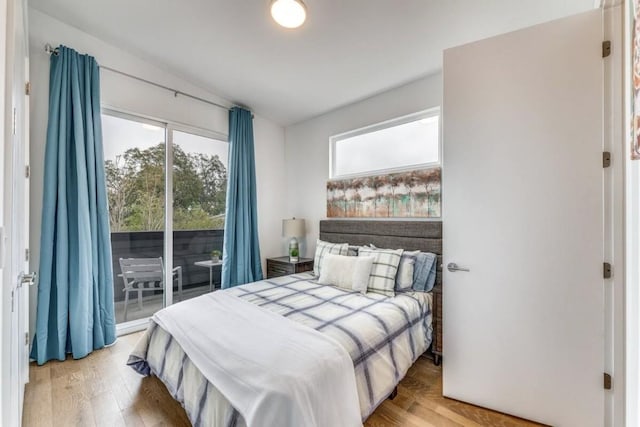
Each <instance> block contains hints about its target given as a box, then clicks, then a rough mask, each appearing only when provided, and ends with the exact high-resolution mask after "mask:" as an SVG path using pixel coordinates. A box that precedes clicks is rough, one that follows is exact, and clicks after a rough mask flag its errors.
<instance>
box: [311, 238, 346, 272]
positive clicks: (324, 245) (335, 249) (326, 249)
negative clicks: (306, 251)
mask: <svg viewBox="0 0 640 427" xmlns="http://www.w3.org/2000/svg"><path fill="white" fill-rule="evenodd" d="M348 251H349V244H348V243H329V242H324V241H322V240H320V239H318V240H317V241H316V254H315V256H314V257H313V274H314V275H315V276H320V271H321V270H322V260H323V258H324V257H325V255H327V254H334V255H347V252H348Z"/></svg>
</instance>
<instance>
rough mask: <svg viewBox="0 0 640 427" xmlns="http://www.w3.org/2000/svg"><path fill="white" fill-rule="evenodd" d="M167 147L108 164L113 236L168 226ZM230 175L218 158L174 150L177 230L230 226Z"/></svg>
mask: <svg viewBox="0 0 640 427" xmlns="http://www.w3.org/2000/svg"><path fill="white" fill-rule="evenodd" d="M164 165H165V145H164V143H159V144H157V145H155V146H153V147H150V148H147V149H145V150H140V149H138V148H131V149H128V150H127V151H125V152H124V153H123V154H122V155H119V156H117V157H116V160H115V161H111V160H108V161H107V162H106V164H105V170H106V176H107V192H108V197H109V219H110V223H111V229H112V231H151V230H161V229H162V228H163V226H164V202H165V172H164V171H165V166H164ZM226 185H227V170H226V168H225V166H224V164H223V163H222V162H221V161H220V158H219V157H218V156H217V155H214V156H209V155H205V154H201V153H185V152H184V150H182V148H181V147H180V146H178V145H174V147H173V188H174V191H173V202H174V221H173V224H174V229H175V230H189V229H211V228H222V227H223V226H224V210H225V201H226Z"/></svg>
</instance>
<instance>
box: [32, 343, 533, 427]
mask: <svg viewBox="0 0 640 427" xmlns="http://www.w3.org/2000/svg"><path fill="white" fill-rule="evenodd" d="M140 335H141V333H136V334H131V335H127V336H123V337H120V338H119V339H118V342H117V343H116V344H115V345H114V346H112V347H110V348H107V349H103V350H99V351H96V352H94V353H92V354H91V355H89V356H88V357H86V358H84V359H81V360H67V361H65V362H49V363H47V364H45V365H44V366H37V365H35V364H32V365H31V369H30V382H29V384H27V388H26V394H25V403H24V422H23V425H24V426H36V427H57V426H61V427H62V426H64V427H68V426H81V427H85V426H87V427H90V426H105V427H106V426H108V427H113V426H141V427H152V426H190V425H191V424H190V423H189V420H188V418H187V415H186V414H185V412H184V410H183V409H182V407H181V406H180V404H179V403H178V402H176V401H175V400H173V398H172V397H171V396H170V395H169V392H167V390H166V388H165V387H164V385H163V384H162V383H161V382H160V381H159V380H158V379H157V378H155V377H147V378H144V377H141V376H140V375H138V374H137V373H135V372H134V371H133V369H131V368H129V367H128V366H126V365H125V362H126V360H127V358H128V356H129V352H130V351H131V349H132V348H133V346H134V345H135V343H136V342H137V340H138V338H139V337H140ZM533 425H536V424H533V423H530V422H527V421H524V420H521V419H517V418H513V417H510V416H507V415H503V414H499V413H496V412H492V411H489V410H486V409H482V408H478V407H475V406H472V405H468V404H465V403H462V402H458V401H455V400H451V399H446V398H443V397H442V379H441V369H440V368H439V367H437V366H434V365H433V363H432V362H431V361H430V360H428V359H426V358H421V359H420V360H418V361H417V362H416V363H415V365H414V366H413V367H412V368H411V369H410V370H409V372H408V374H407V376H406V377H405V378H404V380H403V381H402V382H401V383H400V385H399V386H398V395H397V397H396V398H395V399H394V400H387V401H385V402H384V403H383V404H382V405H380V407H379V408H378V409H377V410H376V411H375V413H374V414H373V415H371V417H369V419H368V420H367V422H366V423H365V426H367V427H377V426H413V427H423V426H436V427H440V426H505V427H506V426H533Z"/></svg>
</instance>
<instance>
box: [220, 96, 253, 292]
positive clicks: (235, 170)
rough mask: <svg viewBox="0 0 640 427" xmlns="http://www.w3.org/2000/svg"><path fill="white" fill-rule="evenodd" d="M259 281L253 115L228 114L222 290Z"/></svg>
mask: <svg viewBox="0 0 640 427" xmlns="http://www.w3.org/2000/svg"><path fill="white" fill-rule="evenodd" d="M257 280H262V263H261V261H260V245H259V244H258V208H257V205H256V160H255V153H254V148H253V115H252V114H251V112H250V111H247V110H245V109H242V108H238V107H234V108H232V109H231V111H229V176H228V182H227V211H226V218H225V223H224V247H223V250H222V288H230V287H233V286H237V285H242V284H244V283H250V282H255V281H257Z"/></svg>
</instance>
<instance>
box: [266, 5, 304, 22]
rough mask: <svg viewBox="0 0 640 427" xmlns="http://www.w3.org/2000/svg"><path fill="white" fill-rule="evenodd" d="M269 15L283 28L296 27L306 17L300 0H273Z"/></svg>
mask: <svg viewBox="0 0 640 427" xmlns="http://www.w3.org/2000/svg"><path fill="white" fill-rule="evenodd" d="M271 16H272V17H273V19H274V21H276V22H277V23H278V24H280V25H282V26H283V27H285V28H298V27H299V26H300V25H302V24H304V21H305V20H306V19H307V9H306V7H305V5H304V3H303V2H302V0H273V1H272V2H271Z"/></svg>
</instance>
